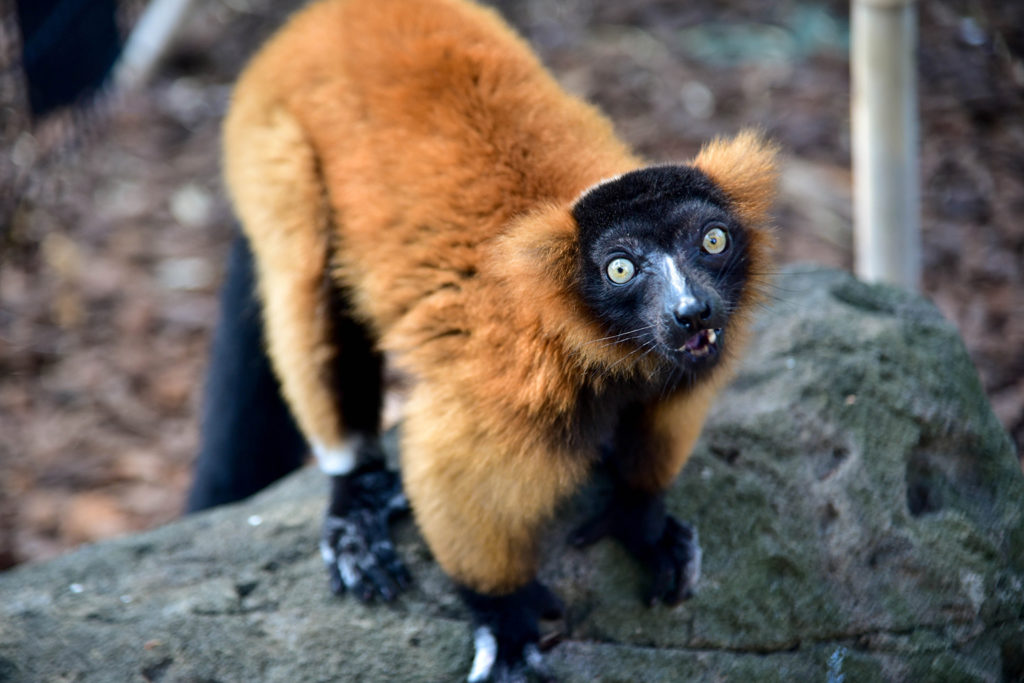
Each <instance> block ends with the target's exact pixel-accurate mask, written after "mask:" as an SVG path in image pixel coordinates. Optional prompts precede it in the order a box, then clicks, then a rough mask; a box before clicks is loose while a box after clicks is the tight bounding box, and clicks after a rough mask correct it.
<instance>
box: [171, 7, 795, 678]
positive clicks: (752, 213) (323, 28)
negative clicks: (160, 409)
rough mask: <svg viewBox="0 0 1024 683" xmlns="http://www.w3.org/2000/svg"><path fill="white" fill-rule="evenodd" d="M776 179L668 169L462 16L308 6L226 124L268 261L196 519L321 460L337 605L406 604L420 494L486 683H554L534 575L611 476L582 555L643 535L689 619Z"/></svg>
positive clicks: (236, 174)
mask: <svg viewBox="0 0 1024 683" xmlns="http://www.w3.org/2000/svg"><path fill="white" fill-rule="evenodd" d="M774 156H775V151H774V148H773V146H772V145H770V144H767V143H765V142H764V141H763V140H762V139H761V138H760V137H759V136H758V135H756V134H754V133H750V132H744V133H740V134H739V135H737V136H736V137H734V138H732V139H728V140H725V139H722V140H716V141H714V142H711V143H710V144H708V145H706V146H705V147H704V148H703V149H702V150H701V151H700V153H699V154H698V155H697V157H696V158H695V159H693V160H692V162H690V163H687V164H682V165H655V166H645V165H644V162H643V161H642V160H641V159H640V158H638V157H637V156H636V155H635V154H633V153H632V152H631V151H630V150H629V149H628V148H627V147H626V146H625V145H624V144H623V143H622V142H621V141H619V140H618V139H617V138H616V137H615V135H614V134H613V131H612V127H611V125H610V124H609V123H608V121H607V120H606V119H604V118H603V117H602V116H601V115H600V114H599V113H598V112H597V111H595V110H594V109H593V108H592V107H591V106H589V105H587V104H585V103H583V102H581V101H580V100H578V99H576V98H575V97H572V96H570V95H568V94H566V93H565V92H564V91H563V90H562V89H561V88H560V87H559V86H558V84H557V83H556V82H555V80H554V79H553V78H552V77H551V76H550V75H549V74H548V73H547V72H546V71H545V70H544V68H543V67H542V66H541V64H540V63H539V61H538V59H537V58H536V57H535V56H534V55H533V53H532V52H531V51H530V49H529V48H528V46H527V45H526V44H525V43H524V42H523V40H521V39H520V38H519V37H518V36H516V35H515V34H514V33H513V31H512V30H511V29H510V28H509V27H508V26H506V25H505V24H504V23H503V22H502V21H501V19H500V18H499V17H498V15H497V14H496V13H495V12H493V11H491V10H489V9H485V8H482V7H478V6H476V5H474V4H471V3H470V2H467V1H465V0H372V1H363V0H321V1H320V2H317V3H315V4H313V5H311V6H309V7H308V8H306V9H305V10H303V11H301V12H300V13H299V14H297V15H296V16H295V17H294V18H293V19H292V20H291V21H290V22H289V23H288V24H287V25H286V26H285V27H284V28H283V29H282V30H281V31H280V32H279V33H278V34H277V35H276V36H275V37H274V38H272V39H271V40H270V42H269V43H267V45H266V46H265V47H264V48H263V49H262V50H261V51H260V52H259V53H258V54H257V56H256V57H255V58H254V59H253V60H252V62H251V63H250V65H249V66H248V68H247V69H246V70H245V72H244V73H243V75H242V76H241V78H240V80H239V82H238V85H237V88H236V89H235V91H234V96H233V97H232V100H231V104H230V110H229V113H228V115H227V120H226V122H225V124H224V167H225V177H226V180H227V186H228V189H229V192H230V196H231V200H232V202H233V204H234V207H235V210H236V212H237V215H238V217H239V219H240V221H241V224H242V227H243V232H244V239H245V241H244V242H241V243H239V245H238V246H237V247H236V250H235V252H234V254H233V256H232V259H233V260H232V264H231V266H230V267H229V280H228V283H227V286H226V289H225V295H224V299H223V301H224V307H225V311H224V314H223V321H222V327H221V330H220V332H219V333H218V336H217V338H216V340H215V343H214V352H213V356H214V360H213V367H212V369H211V373H212V374H211V379H210V380H209V384H208V388H207V407H206V426H205V427H204V440H205V445H204V451H203V453H202V454H201V456H200V461H199V465H198V474H197V481H196V484H195V487H194V489H193V492H192V500H191V507H192V508H193V509H198V508H201V507H206V506H209V505H210V504H213V503H215V502H220V501H221V500H224V499H227V498H230V497H235V496H236V495H237V494H238V493H239V492H240V491H241V492H243V493H247V492H249V491H250V490H252V489H254V488H258V487H259V486H260V485H262V484H263V483H266V482H267V481H269V480H271V479H273V478H274V477H276V476H279V475H280V474H282V473H283V472H284V471H287V470H288V469H290V468H291V467H294V466H295V465H296V464H297V462H298V461H299V459H300V457H301V451H302V448H301V444H302V442H303V441H304V442H306V443H308V447H310V448H311V449H312V451H313V453H314V455H315V457H316V459H317V461H318V463H319V465H320V467H321V469H322V470H323V471H324V472H326V473H327V474H328V475H330V478H331V481H332V491H331V496H330V502H329V505H328V510H327V515H326V520H325V522H324V527H323V534H322V540H321V544H320V549H321V553H322V555H323V558H324V561H325V563H326V565H327V570H328V574H329V577H330V583H331V587H332V589H333V590H334V591H335V592H337V593H340V592H343V591H345V590H349V591H351V592H353V593H354V594H355V595H356V596H357V597H359V598H360V599H363V600H373V599H383V600H390V599H392V598H393V597H394V596H395V595H396V594H397V593H398V592H399V591H400V590H401V589H402V588H404V587H405V586H406V584H407V582H408V576H407V574H406V571H405V569H404V567H403V565H402V563H401V561H400V559H399V558H398V556H397V554H396V552H395V549H394V547H393V546H392V544H391V541H390V538H389V533H388V528H387V521H388V517H389V515H390V513H391V512H393V511H395V510H398V509H400V508H402V506H403V505H404V501H405V497H404V496H407V498H408V503H409V504H411V508H412V511H413V515H414V517H415V520H416V523H417V525H418V527H419V529H420V530H421V532H422V534H423V536H424V537H425V539H426V541H427V543H428V544H429V546H430V549H431V551H432V552H433V555H434V557H435V558H436V559H437V561H438V562H439V563H440V565H441V567H442V568H443V569H444V571H445V572H446V573H447V574H448V575H449V576H450V577H451V578H452V580H453V581H454V582H455V583H456V584H457V586H458V590H459V592H460V594H461V596H462V598H463V600H464V602H465V604H466V605H467V607H468V608H469V610H470V611H471V612H472V614H473V618H474V623H475V631H474V641H475V647H476V655H475V659H474V662H473V665H472V669H471V672H470V680H471V681H477V680H483V679H485V678H488V677H495V678H502V677H503V676H509V675H515V676H521V675H523V673H524V672H525V671H527V670H530V669H540V668H541V666H542V664H541V663H540V657H539V655H538V654H537V640H538V627H537V622H538V619H539V618H540V617H542V616H550V615H552V614H556V613H557V612H558V611H559V609H560V604H559V602H558V600H557V598H556V597H555V596H554V595H553V594H552V593H551V592H550V591H549V590H548V589H546V588H545V587H544V586H543V585H541V584H540V583H538V582H537V580H536V578H535V572H536V567H537V540H538V534H539V532H540V531H541V530H542V528H543V526H544V524H545V522H546V521H547V520H548V519H549V518H550V517H551V515H552V513H553V512H554V510H555V508H556V506H557V505H558V504H559V502H560V501H563V500H564V499H565V498H566V497H567V496H569V495H570V494H572V493H573V492H575V491H576V490H577V489H578V488H579V487H580V486H581V484H582V483H583V482H584V481H585V480H586V479H587V477H588V475H589V474H590V473H591V471H592V470H593V469H594V468H595V466H598V465H600V466H602V467H605V468H607V470H608V471H609V472H610V475H611V478H612V481H613V482H614V493H613V494H612V495H611V497H610V499H609V500H608V501H607V503H606V506H605V508H604V511H603V512H602V513H601V514H599V515H598V516H597V517H596V518H595V519H593V520H592V521H590V522H588V523H587V524H585V525H584V526H583V527H582V528H581V529H580V530H579V532H577V533H576V534H575V535H574V536H573V538H572V539H570V540H571V541H572V542H574V543H577V544H585V543H588V542H592V541H595V540H597V539H598V538H600V537H602V536H604V535H611V536H613V537H616V538H617V539H618V540H620V541H621V542H622V543H623V544H624V546H625V548H626V549H627V550H628V551H629V552H630V553H631V554H632V555H633V556H635V557H636V558H637V560H638V561H639V562H641V563H642V564H643V565H645V566H647V567H648V568H649V569H650V570H651V572H652V573H653V579H652V588H651V591H650V596H651V600H652V601H654V600H660V601H663V602H665V603H670V604H671V603H676V602H678V601H680V600H681V599H683V598H686V597H687V596H688V595H690V593H691V592H692V591H693V589H694V585H695V583H696V581H697V578H698V575H699V570H700V557H701V552H700V546H699V544H698V542H697V534H696V532H695V531H694V529H693V528H692V527H691V526H689V525H687V524H685V523H682V522H680V521H677V520H676V519H675V518H674V517H672V516H671V515H669V514H667V513H666V511H665V507H664V504H663V495H664V492H665V490H666V489H667V488H668V487H669V486H670V485H671V484H672V481H673V479H674V478H675V477H676V475H677V474H678V473H679V471H680V469H681V468H682V466H683V464H684V463H685V462H686V460H687V458H688V457H689V455H690V451H691V449H692V448H693V446H694V442H695V441H696V439H697V436H698V434H699V433H700V430H701V427H702V425H703V422H704V419H705V416H706V414H707V412H708V409H709V408H710V406H711V402H712V400H713V398H714V396H715V394H716V392H717V391H718V389H719V388H720V386H721V385H722V383H723V381H724V380H725V379H726V378H727V375H728V368H729V366H730V365H732V362H733V361H734V360H735V358H736V354H737V350H738V349H739V348H740V346H741V344H742V342H743V338H744V336H745V334H746V332H745V330H746V327H747V323H748V318H749V315H750V311H751V308H752V303H753V302H755V301H756V300H757V299H758V297H759V296H760V293H761V290H762V289H763V286H764V280H763V278H764V274H765V272H766V271H767V270H768V264H769V260H770V252H771V237H770V231H769V229H768V227H767V222H768V216H767V212H768V210H769V207H770V203H771V200H772V197H773V193H774V182H775V163H774ZM250 249H251V255H250V254H249V250H250ZM253 283H255V288H256V291H257V295H258V296H257V297H254V300H253V301H254V303H252V304H250V302H249V301H248V298H247V297H248V296H249V293H248V289H247V288H248V287H250V286H252V285H253ZM256 299H258V302H259V303H258V304H257V303H255V301H256ZM254 310H255V311H258V312H261V315H260V316H259V317H255V316H254V313H253V312H254ZM260 318H261V319H260ZM261 326H262V333H261V332H260V329H261ZM261 334H262V336H263V339H264V343H265V355H266V356H269V359H270V366H268V365H267V364H266V361H265V359H264V360H261V357H263V358H265V356H263V347H261V342H260V335H261ZM384 358H386V359H387V360H388V362H389V363H394V364H395V366H396V367H397V368H398V369H399V370H400V371H401V373H402V374H403V375H404V376H405V377H407V378H409V382H410V387H411V388H410V390H409V394H408V399H407V402H406V404H405V409H404V420H403V424H402V429H401V442H400V452H401V458H400V459H401V479H400V480H399V477H398V476H397V475H396V474H395V473H393V472H390V471H388V470H386V469H385V468H384V466H383V464H382V458H381V450H380V446H379V441H378V432H379V425H380V409H381V397H382V388H381V384H382V378H381V375H382V369H383V359H384ZM271 366H272V368H273V376H276V379H277V380H278V381H279V383H280V393H281V394H282V395H283V397H284V401H283V402H282V400H281V399H280V398H279V397H278V396H277V393H276V392H277V389H276V387H275V383H274V377H273V376H271V374H270V372H269V370H268V367H271ZM229 404H231V405H232V406H233V407H228V406H229ZM268 406H269V407H268ZM222 408H223V410H222ZM286 408H287V409H290V413H291V415H292V416H293V417H294V421H295V424H297V428H298V429H297V431H296V427H295V426H294V425H293V424H292V423H291V422H290V420H289V418H288V417H287V412H288V411H287V410H286ZM300 434H301V437H300ZM254 449H255V450H257V451H259V450H261V451H262V452H264V453H266V452H268V451H273V450H278V451H280V457H278V459H277V460H276V462H277V463H278V464H277V465H273V466H264V465H262V464H258V463H259V462H261V461H260V459H259V458H257V457H255V456H253V451H254ZM271 459H272V458H271ZM218 463H219V464H218ZM224 463H229V464H230V468H231V470H232V473H231V475H230V476H231V477H233V478H234V480H232V482H233V483H225V482H226V481H227V480H226V479H225V477H226V476H227V475H226V474H225V472H226V471H227V467H228V466H225V465H224ZM274 468H277V469H274ZM239 477H241V478H242V479H243V480H245V479H246V477H248V480H247V481H246V482H245V483H242V484H240V483H238V481H237V479H238V478H239ZM245 486H249V487H250V488H249V489H248V490H244V491H243V489H244V487H245ZM403 490H404V496H403Z"/></svg>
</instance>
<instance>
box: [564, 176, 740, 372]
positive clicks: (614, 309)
mask: <svg viewBox="0 0 1024 683" xmlns="http://www.w3.org/2000/svg"><path fill="white" fill-rule="evenodd" d="M573 217H574V218H575V219H576V222H577V225H578V228H579V239H580V261H581V262H580V264H579V265H580V283H579V286H580V292H581V295H582V297H583V300H584V301H585V302H586V304H587V305H588V306H589V307H590V309H591V310H592V311H593V312H594V313H595V314H596V315H597V316H598V317H599V318H600V319H601V320H602V321H603V322H604V324H605V325H606V329H607V332H608V334H609V335H618V336H616V337H615V338H614V339H613V340H610V341H612V342H613V343H622V344H628V345H634V346H636V347H640V348H642V349H643V351H642V353H650V352H654V353H658V354H659V355H660V356H661V357H662V358H663V359H664V360H665V361H667V362H668V363H669V364H670V367H672V368H673V369H682V370H683V371H684V372H683V373H682V374H685V375H689V377H690V378H691V379H692V378H695V377H696V376H697V375H699V373H701V372H703V371H705V370H706V369H707V368H710V367H711V366H713V365H714V363H715V360H716V359H717V358H718V356H719V355H720V351H721V346H722V344H723V339H724V335H725V332H726V330H727V328H728V321H729V315H730V313H731V312H732V311H733V310H734V309H735V307H736V305H737V303H738V301H739V297H740V295H741V293H742V290H743V285H744V283H745V281H746V278H747V274H748V267H749V264H748V259H747V255H746V250H747V246H748V236H747V233H746V230H745V229H744V226H743V225H742V224H741V223H740V222H739V219H738V218H737V217H736V216H735V214H734V213H733V212H732V211H731V210H730V204H729V200H728V199H727V198H726V196H725V195H724V194H723V193H722V192H721V191H720V190H719V189H718V187H717V186H716V185H715V184H714V183H713V182H712V181H711V180H710V179H709V178H708V177H707V176H706V175H704V174H703V173H701V172H700V171H698V170H697V169H695V168H692V167H689V166H659V167H654V168H647V169H642V170H639V171H633V172H631V173H627V174H625V175H623V176H620V177H619V178H616V179H614V180H611V181H608V182H606V183H604V184H601V185H598V186H597V187H595V188H593V189H592V190H590V191H589V192H588V193H586V194H585V195H584V196H583V197H582V198H581V199H580V200H579V201H578V202H577V203H576V205H575V206H574V207H573ZM713 226H717V227H719V228H721V229H723V230H724V231H725V232H726V235H727V245H726V248H725V249H724V250H723V251H722V252H721V253H718V254H713V253H709V252H708V251H707V250H706V249H704V248H703V247H702V243H703V239H704V236H705V234H706V233H707V231H708V229H709V228H710V227H713ZM616 258H624V259H627V260H628V261H629V262H630V263H632V264H633V266H634V267H635V272H634V273H633V275H632V277H631V278H629V279H628V280H627V281H625V282H622V283H616V282H614V281H613V280H612V278H610V277H609V275H608V272H607V270H608V266H609V264H610V263H612V262H613V261H614V260H615V259H616ZM681 293H685V296H682V295H681Z"/></svg>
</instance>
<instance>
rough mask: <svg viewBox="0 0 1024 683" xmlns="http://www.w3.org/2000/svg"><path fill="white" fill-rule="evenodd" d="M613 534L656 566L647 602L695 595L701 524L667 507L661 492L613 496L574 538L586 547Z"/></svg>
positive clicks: (640, 558) (673, 601) (668, 601)
mask: <svg viewBox="0 0 1024 683" xmlns="http://www.w3.org/2000/svg"><path fill="white" fill-rule="evenodd" d="M609 535H610V536H613V537H615V538H616V539H618V540H619V542H620V543H622V545H623V546H624V547H625V548H626V550H627V551H629V553H630V554H631V555H633V557H634V558H636V559H637V561H639V562H640V563H641V564H643V565H644V566H645V567H647V569H648V571H650V572H651V574H652V577H653V581H652V584H651V588H650V590H649V592H648V593H647V597H646V602H647V603H648V604H650V605H653V604H654V603H655V602H657V601H659V600H660V601H661V602H663V603H665V604H666V605H676V604H679V603H680V602H682V601H683V600H686V599H687V598H690V597H692V596H693V593H694V591H695V590H696V587H697V581H698V580H699V579H700V566H701V555H702V553H701V549H700V543H699V541H698V538H697V530H696V529H695V528H693V527H692V526H690V525H689V524H686V523H685V522H680V521H679V520H678V519H676V518H675V517H673V516H672V515H669V514H667V513H666V512H665V506H664V503H663V502H662V499H661V497H660V496H629V495H624V494H622V493H619V494H618V495H615V496H613V498H612V500H611V501H610V502H609V504H608V505H607V507H605V509H604V510H603V511H602V512H600V513H599V514H598V515H596V516H595V517H593V518H592V519H590V520H589V521H587V522H586V523H585V524H583V525H582V526H581V527H580V528H578V529H577V530H576V531H575V532H574V533H573V534H572V535H571V536H570V537H569V543H570V544H572V545H574V546H576V547H583V546H587V545H590V544H591V543H594V542H596V541H598V540H600V539H601V538H603V537H604V536H609Z"/></svg>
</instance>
